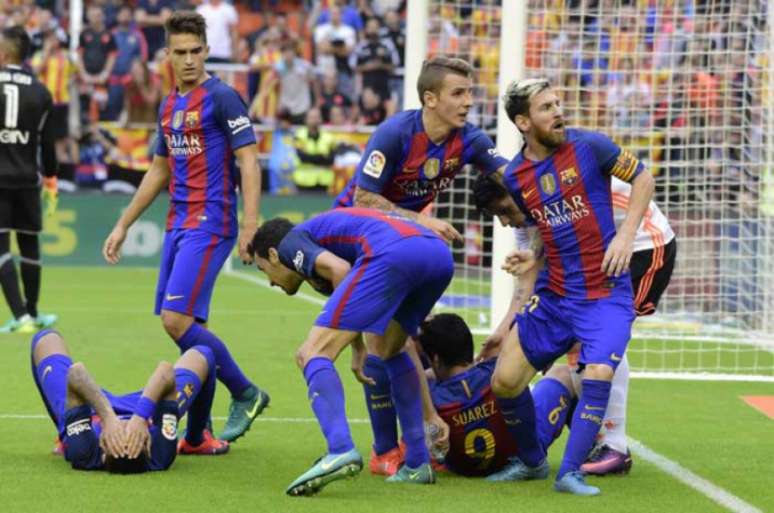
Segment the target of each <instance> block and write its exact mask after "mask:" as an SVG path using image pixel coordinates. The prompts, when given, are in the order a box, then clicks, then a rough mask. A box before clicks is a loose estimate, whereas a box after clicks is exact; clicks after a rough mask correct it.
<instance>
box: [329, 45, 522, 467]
mask: <svg viewBox="0 0 774 513" xmlns="http://www.w3.org/2000/svg"><path fill="white" fill-rule="evenodd" d="M472 88H473V82H472V70H471V67H470V65H469V64H468V63H467V62H465V61H463V60H461V59H452V58H447V57H435V58H433V59H429V60H427V61H425V63H424V64H423V66H422V70H421V72H420V74H419V77H418V80H417V92H418V94H419V99H420V101H421V103H422V108H421V109H415V110H406V111H404V112H401V113H398V114H396V115H394V116H392V117H391V118H390V119H388V120H387V121H385V122H384V123H382V124H381V125H380V126H379V128H377V129H376V131H375V132H374V133H373V135H372V136H371V138H370V139H369V141H368V145H367V146H366V150H365V153H364V156H363V159H362V160H361V161H360V164H359V165H358V167H357V170H356V172H355V175H354V176H353V178H352V179H351V180H350V182H349V184H347V186H346V187H345V189H344V191H343V192H342V193H341V194H340V195H339V197H338V198H337V199H336V202H335V203H334V206H339V207H349V206H357V207H369V208H378V209H380V210H384V211H388V212H389V211H396V212H399V213H401V214H402V215H404V216H405V217H408V218H410V219H414V220H415V221H416V222H418V223H419V224H422V225H424V226H426V227H428V228H430V229H431V230H433V231H435V232H436V233H438V234H439V235H441V236H442V237H444V238H446V239H447V240H449V241H451V240H462V237H461V236H460V234H459V232H458V231H457V230H456V229H455V228H454V227H453V226H452V225H451V224H449V223H447V222H446V221H443V220H441V219H437V218H434V217H432V216H430V215H428V214H427V213H426V210H427V208H428V207H429V206H430V205H431V204H432V202H433V200H434V199H435V198H436V196H437V195H438V193H439V192H440V191H442V190H444V189H446V188H448V187H449V186H450V185H451V184H452V182H453V180H454V178H455V176H456V175H457V174H458V173H459V172H460V171H461V170H462V169H463V167H464V166H466V165H468V164H472V165H473V166H475V167H476V168H477V169H478V170H479V171H480V172H481V173H483V174H490V173H494V172H497V171H500V172H502V170H504V169H505V166H506V164H507V163H508V161H507V160H506V159H504V158H503V157H501V156H500V155H498V153H497V151H496V150H495V147H494V143H493V142H492V140H491V139H490V138H489V136H488V135H486V134H485V133H484V132H483V131H482V130H480V129H478V128H476V127H475V126H473V125H472V124H470V123H468V122H467V121H466V118H467V115H468V111H469V110H470V108H471V107H472V105H473V97H472ZM366 374H367V375H368V376H369V377H371V378H372V379H374V381H375V385H371V384H369V383H365V384H364V388H365V397H366V404H367V405H368V411H369V415H370V417H371V426H372V428H373V432H374V444H373V451H372V454H371V458H370V462H369V467H370V469H371V472H372V473H375V474H385V475H391V474H394V473H395V472H396V471H397V470H398V468H399V466H400V463H401V452H400V450H399V449H398V434H397V426H396V423H395V411H394V409H393V408H392V406H391V404H390V403H389V400H384V397H385V396H387V395H388V394H389V390H390V383H389V380H388V379H387V374H386V372H385V370H384V367H383V366H382V365H381V363H380V362H379V359H378V358H376V357H375V356H374V355H369V357H368V360H367V362H366Z"/></svg>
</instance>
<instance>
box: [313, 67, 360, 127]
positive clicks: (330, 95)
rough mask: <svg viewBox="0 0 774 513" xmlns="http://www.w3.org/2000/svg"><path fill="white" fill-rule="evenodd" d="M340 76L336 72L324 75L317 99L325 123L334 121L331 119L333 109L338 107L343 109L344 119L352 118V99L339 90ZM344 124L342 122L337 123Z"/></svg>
mask: <svg viewBox="0 0 774 513" xmlns="http://www.w3.org/2000/svg"><path fill="white" fill-rule="evenodd" d="M338 85H339V82H338V76H337V75H336V74H335V73H328V74H326V75H324V76H323V79H322V90H321V91H320V96H319V99H318V101H317V106H318V107H319V108H320V112H321V113H322V118H323V122H324V123H332V124H333V122H332V121H331V109H333V108H334V107H338V108H339V109H340V110H341V114H342V116H343V117H344V120H347V119H352V118H353V116H352V108H353V103H352V100H350V99H349V96H347V95H345V94H342V93H341V91H339V87H338ZM335 124H342V123H335Z"/></svg>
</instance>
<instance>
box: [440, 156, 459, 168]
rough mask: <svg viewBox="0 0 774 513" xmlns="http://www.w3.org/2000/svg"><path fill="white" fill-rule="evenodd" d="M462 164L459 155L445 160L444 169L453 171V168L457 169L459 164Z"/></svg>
mask: <svg viewBox="0 0 774 513" xmlns="http://www.w3.org/2000/svg"><path fill="white" fill-rule="evenodd" d="M459 165H460V159H458V158H457V157H455V158H453V159H447V160H444V161H443V170H444V171H451V170H452V169H456V168H457V166H459Z"/></svg>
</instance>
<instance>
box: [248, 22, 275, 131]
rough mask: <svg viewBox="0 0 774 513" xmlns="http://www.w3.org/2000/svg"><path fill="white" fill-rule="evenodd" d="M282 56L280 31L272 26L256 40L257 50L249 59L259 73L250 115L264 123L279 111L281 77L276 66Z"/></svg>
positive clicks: (252, 66) (251, 68) (251, 66)
mask: <svg viewBox="0 0 774 513" xmlns="http://www.w3.org/2000/svg"><path fill="white" fill-rule="evenodd" d="M281 58H282V52H281V51H280V31H279V30H278V29H277V28H275V27H271V28H270V29H269V30H267V31H265V32H264V33H263V36H262V37H261V38H260V39H259V40H258V41H257V42H256V48H255V52H254V53H253V55H252V56H250V60H249V64H250V71H251V72H254V73H257V74H258V91H257V94H256V95H255V97H254V98H253V101H252V104H251V105H250V117H251V118H253V119H257V120H260V121H261V122H264V123H267V122H269V121H270V120H272V119H273V118H274V117H275V115H276V113H277V104H278V102H279V77H278V76H277V71H276V69H275V68H276V67H277V63H279V61H280V59H281Z"/></svg>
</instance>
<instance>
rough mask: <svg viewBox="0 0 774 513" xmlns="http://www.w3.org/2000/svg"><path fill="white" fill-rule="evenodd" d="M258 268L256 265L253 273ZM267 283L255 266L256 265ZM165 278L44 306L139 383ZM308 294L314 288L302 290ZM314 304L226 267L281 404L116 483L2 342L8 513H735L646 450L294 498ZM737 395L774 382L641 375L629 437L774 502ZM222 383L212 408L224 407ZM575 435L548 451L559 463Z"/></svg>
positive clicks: (108, 380) (761, 444)
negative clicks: (569, 478) (72, 440)
mask: <svg viewBox="0 0 774 513" xmlns="http://www.w3.org/2000/svg"><path fill="white" fill-rule="evenodd" d="M247 272H250V271H247ZM256 276H257V274H256ZM155 279H156V271H155V270H153V269H132V268H121V267H120V266H119V267H117V268H46V269H45V270H44V280H43V281H44V290H43V294H42V310H44V311H46V312H49V311H51V312H55V313H58V314H59V315H60V317H61V320H60V323H59V325H58V328H59V329H60V331H61V332H62V333H63V335H64V336H65V338H66V339H67V341H68V343H69V345H70V349H71V352H72V353H73V355H74V358H75V359H76V360H80V361H83V362H85V364H86V366H87V367H88V368H89V369H90V370H91V371H92V373H93V375H94V376H95V377H96V379H97V381H98V382H99V383H100V384H102V385H103V386H105V387H106V388H108V389H110V390H112V391H117V392H123V391H130V390H134V389H137V388H139V387H141V386H142V384H143V383H144V382H145V380H146V378H147V376H148V375H149V373H150V372H151V371H152V370H153V368H154V367H155V364H156V363H157V361H159V360H162V359H167V360H169V361H174V359H175V357H176V353H177V352H176V350H175V346H174V344H173V343H172V342H171V341H170V340H169V339H168V338H167V337H166V335H165V334H164V333H163V331H162V328H161V325H160V322H159V320H158V318H156V317H154V316H153V315H152V311H151V310H152V302H153V295H154V288H155ZM307 292H310V293H312V292H311V291H307ZM318 308H319V307H317V306H315V305H313V304H310V303H308V302H305V301H302V300H299V299H297V298H290V297H286V296H284V295H283V294H279V293H276V292H270V291H268V290H267V289H265V288H263V287H260V286H257V285H255V284H252V283H248V282H246V281H243V280H240V279H237V278H234V277H230V276H222V277H221V278H220V280H219V282H218V285H217V287H216V292H215V296H214V298H213V302H212V311H211V322H210V326H211V328H212V330H213V331H215V332H216V333H217V334H218V335H219V336H220V337H221V338H223V339H224V340H225V341H227V343H228V344H229V346H230V348H231V350H232V351H233V353H234V356H235V358H236V359H237V361H238V362H239V363H240V364H241V365H242V367H243V369H244V370H245V371H246V372H247V373H248V374H249V375H250V376H251V377H252V378H253V379H254V380H255V381H256V382H257V383H258V384H259V385H260V386H262V387H264V388H266V390H268V391H269V392H270V393H271V396H272V403H271V407H270V408H269V409H268V410H266V411H265V412H264V415H263V416H262V418H260V419H259V421H258V422H256V423H255V424H254V426H253V428H252V430H251V431H250V432H249V433H248V434H247V435H246V436H245V437H244V438H242V439H241V440H239V441H238V442H237V443H236V444H234V446H233V447H232V451H231V452H230V453H229V454H228V455H225V456H222V457H190V456H189V457H179V458H178V459H177V461H176V462H175V464H174V466H173V467H172V469H171V470H170V471H169V472H161V473H151V474H145V475H140V476H111V475H107V474H106V473H102V472H92V473H85V472H76V471H73V470H71V469H70V468H69V466H68V465H67V464H66V463H65V462H64V461H63V460H62V459H61V458H59V457H56V456H53V455H52V454H50V451H51V448H52V446H53V441H54V429H53V426H52V425H51V423H50V421H49V420H48V419H45V418H41V416H42V415H45V409H44V407H43V404H42V403H41V401H40V399H39V397H38V394H37V391H36V389H35V387H34V384H33V381H32V377H31V375H30V369H29V338H30V337H28V336H22V335H3V336H2V338H0V348H1V349H0V351H2V353H1V354H2V358H0V376H2V380H1V381H0V382H1V383H2V387H3V392H4V393H3V394H2V396H0V435H1V436H0V476H2V478H1V479H0V511H8V512H47V511H51V512H89V511H95V512H97V511H99V512H103V511H110V512H122V511H132V512H136V511H162V512H177V511H180V512H193V511H207V512H231V511H234V512H247V511H251V512H253V511H255V512H274V511H282V512H284V511H310V512H311V511H319V512H325V513H333V512H338V511H351V512H358V513H359V512H371V511H375V512H376V511H385V512H387V511H391V512H395V511H422V512H433V511H443V512H454V511H460V512H465V513H469V512H473V511H480V512H487V511H516V510H518V511H571V510H573V509H575V508H580V507H582V508H584V509H585V510H588V511H594V512H595V513H597V512H607V511H610V512H616V513H618V512H638V511H642V512H650V511H680V512H681V513H688V512H694V511H695V512H701V513H709V512H712V511H724V509H723V508H722V507H720V506H719V505H717V504H716V503H714V502H712V501H711V500H710V499H708V498H707V497H705V496H704V495H702V494H700V493H698V492H696V491H694V490H692V489H690V488H688V487H687V486H685V485H683V484H681V483H680V482H678V481H677V480H675V479H674V478H673V477H671V476H669V475H667V474H666V473H664V472H662V471H661V470H659V469H658V468H656V467H655V466H653V465H651V464H649V463H646V462H644V461H642V460H639V459H637V457H636V456H635V463H634V468H633V470H632V473H631V474H630V475H629V476H627V477H608V478H604V479H591V482H592V483H593V484H595V485H598V486H600V487H601V488H602V491H603V495H602V496H601V497H598V498H592V499H584V498H576V497H569V496H565V495H560V494H557V493H555V492H553V491H552V490H551V487H550V485H551V481H550V480H549V481H542V482H530V483H508V484H498V485H495V484H489V483H486V482H484V481H482V480H474V479H464V478H459V477H452V476H447V475H441V476H440V478H439V482H438V484H437V485H435V486H426V487H417V486H400V485H397V486H396V485H388V484H386V483H384V482H383V479H382V478H380V477H374V476H371V475H369V474H368V473H367V471H366V472H363V474H361V475H360V476H359V477H358V478H357V479H354V480H349V481H343V482H338V483H334V484H332V485H330V486H329V487H328V488H326V489H325V490H323V492H322V493H321V494H320V495H318V496H316V497H312V498H290V497H287V496H285V494H284V490H285V487H286V486H287V484H288V483H289V482H290V481H292V480H293V479H294V478H295V477H296V476H297V475H298V474H300V473H301V472H303V471H304V470H305V469H306V468H307V466H308V465H310V464H311V463H312V462H313V461H314V460H315V459H316V458H317V457H318V456H320V455H321V454H322V452H323V450H324V442H323V438H322V435H321V434H320V432H319V430H318V428H317V425H316V423H315V422H314V421H313V417H312V413H311V410H310V408H309V406H308V404H307V400H306V393H305V386H304V381H303V377H302V376H301V373H300V372H299V371H298V370H297V369H296V367H295V364H294V360H293V356H294V352H295V349H296V348H297V347H298V345H299V344H300V343H301V342H302V341H303V339H304V336H305V334H306V332H307V330H308V328H309V326H310V325H311V322H312V320H313V319H314V317H315V315H316V313H317V310H318ZM348 360H349V353H348V352H345V353H344V354H343V355H342V358H341V361H340V362H339V371H340V373H341V375H342V380H343V382H344V386H345V390H346V394H347V406H348V415H349V417H350V419H355V420H359V421H357V422H353V423H352V424H351V428H352V434H353V436H354V438H355V442H356V444H357V446H358V448H359V449H360V451H361V453H362V454H363V455H364V456H367V454H368V452H369V448H370V428H369V426H368V424H366V423H364V422H362V420H361V419H364V418H365V417H366V412H365V406H364V404H363V399H362V390H361V389H360V388H359V386H358V384H357V383H356V382H355V380H354V378H353V377H352V376H351V373H350V371H349V370H348V369H349V361H348ZM741 395H774V385H772V384H770V383H706V382H681V381H650V380H634V381H633V382H632V384H631V388H630V418H629V430H628V431H629V435H630V436H632V437H633V438H635V439H637V440H639V441H641V442H642V443H644V444H645V445H647V446H648V447H650V448H651V449H653V450H654V451H656V452H658V453H660V454H662V455H664V456H666V457H667V458H669V459H671V460H674V461H676V462H678V463H679V464H680V465H682V466H683V467H685V468H687V469H689V470H691V471H693V472H694V473H696V474H698V475H700V476H701V477H703V478H705V479H707V480H709V481H711V482H712V483H714V484H715V485H717V486H719V487H722V488H723V489H725V490H727V491H728V492H730V493H732V494H734V495H736V496H737V497H740V498H741V499H743V500H744V501H746V502H748V503H751V504H753V505H754V506H756V507H757V508H760V509H761V510H763V511H774V487H772V486H771V483H772V475H773V474H774V420H771V419H769V418H767V417H766V416H764V415H763V414H761V413H760V412H758V411H755V410H753V409H752V408H750V407H749V406H747V405H746V404H745V403H743V402H742V401H741V400H740V399H739V396H741ZM227 407H228V397H227V394H226V393H225V392H224V390H223V389H222V387H219V389H218V396H217V399H216V402H215V406H214V410H213V415H214V416H216V421H215V424H216V431H218V430H219V428H220V426H221V425H222V422H223V421H222V420H217V419H218V418H222V417H223V416H225V415H226V409H227ZM563 447H564V440H560V441H558V442H557V444H556V445H555V446H554V448H553V449H552V451H551V453H550V460H551V464H552V469H553V471H555V470H556V468H557V467H558V463H559V460H560V458H561V453H562V450H563Z"/></svg>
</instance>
